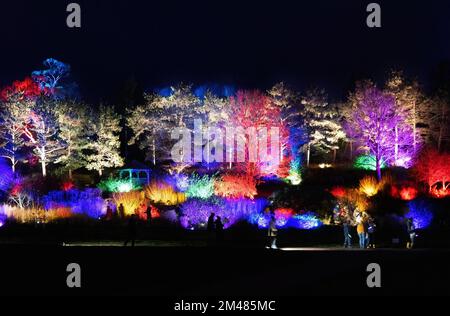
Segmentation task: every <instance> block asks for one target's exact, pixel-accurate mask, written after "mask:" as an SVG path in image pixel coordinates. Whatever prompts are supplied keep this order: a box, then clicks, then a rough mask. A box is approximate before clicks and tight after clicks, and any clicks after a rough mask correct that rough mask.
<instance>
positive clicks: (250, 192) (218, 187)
mask: <svg viewBox="0 0 450 316" xmlns="http://www.w3.org/2000/svg"><path fill="white" fill-rule="evenodd" d="M214 192H215V194H216V195H217V196H221V197H224V198H233V199H239V198H250V199H253V198H254V197H255V196H256V194H257V191H256V180H255V179H254V178H253V177H252V176H250V175H245V174H225V175H223V176H221V177H220V178H219V179H218V180H217V181H215V184H214Z"/></svg>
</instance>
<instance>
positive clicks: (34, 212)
mask: <svg viewBox="0 0 450 316" xmlns="http://www.w3.org/2000/svg"><path fill="white" fill-rule="evenodd" d="M4 209H5V215H6V217H7V218H10V219H14V220H16V221H18V222H20V223H49V222H52V221H55V220H59V219H64V218H69V217H72V216H73V213H72V211H71V210H70V208H56V209H50V210H44V209H43V208H39V207H32V208H23V209H21V208H19V207H13V206H4Z"/></svg>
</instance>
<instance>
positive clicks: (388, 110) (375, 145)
mask: <svg viewBox="0 0 450 316" xmlns="http://www.w3.org/2000/svg"><path fill="white" fill-rule="evenodd" d="M350 99H351V103H352V109H353V110H352V113H353V114H352V116H351V117H349V121H350V122H351V124H350V125H351V128H353V129H354V132H355V135H357V137H358V139H359V141H360V142H361V143H362V144H363V145H364V146H365V147H366V148H367V149H368V151H369V152H370V154H372V155H373V156H374V157H375V167H376V171H377V177H378V180H379V181H380V180H381V166H382V163H383V162H388V163H389V162H390V161H392V159H393V152H392V148H394V146H395V141H396V134H395V128H396V126H399V124H400V123H401V122H403V121H404V116H402V115H401V114H400V113H398V111H397V110H396V104H395V98H394V97H393V96H392V95H390V94H388V93H386V92H383V91H381V90H379V89H377V88H376V87H374V86H370V85H365V86H364V85H362V86H361V85H360V86H358V87H357V90H356V92H355V93H354V94H353V95H351V96H350ZM403 136H404V135H399V137H403Z"/></svg>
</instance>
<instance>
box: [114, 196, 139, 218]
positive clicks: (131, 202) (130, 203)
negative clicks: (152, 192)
mask: <svg viewBox="0 0 450 316" xmlns="http://www.w3.org/2000/svg"><path fill="white" fill-rule="evenodd" d="M113 200H114V202H115V204H116V207H117V208H119V206H120V205H123V207H124V211H125V215H133V214H136V212H139V210H140V209H141V208H143V206H145V195H144V192H142V191H132V192H125V193H114V194H113Z"/></svg>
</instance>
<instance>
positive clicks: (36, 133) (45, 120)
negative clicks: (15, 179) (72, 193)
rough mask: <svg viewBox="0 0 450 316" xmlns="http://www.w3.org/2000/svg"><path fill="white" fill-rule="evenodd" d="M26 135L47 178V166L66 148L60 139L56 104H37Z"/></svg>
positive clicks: (43, 102)
mask: <svg viewBox="0 0 450 316" xmlns="http://www.w3.org/2000/svg"><path fill="white" fill-rule="evenodd" d="M24 135H25V136H26V137H27V139H28V143H29V145H30V146H32V147H33V152H34V154H35V155H36V156H37V157H38V158H39V162H40V164H41V169H42V176H44V177H45V176H47V166H48V164H50V163H54V162H55V161H56V160H57V159H58V157H59V156H60V155H61V151H62V150H63V149H64V148H65V143H64V141H63V140H62V139H61V138H60V137H59V124H58V119H57V113H56V111H55V104H54V103H53V102H51V101H49V100H44V101H41V102H39V103H36V105H35V106H34V108H33V110H32V113H31V124H30V125H29V126H27V127H25V130H24Z"/></svg>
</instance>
